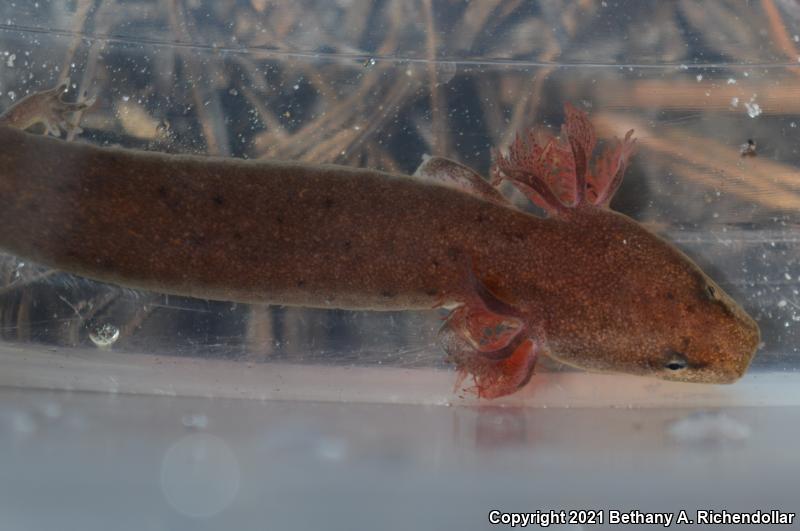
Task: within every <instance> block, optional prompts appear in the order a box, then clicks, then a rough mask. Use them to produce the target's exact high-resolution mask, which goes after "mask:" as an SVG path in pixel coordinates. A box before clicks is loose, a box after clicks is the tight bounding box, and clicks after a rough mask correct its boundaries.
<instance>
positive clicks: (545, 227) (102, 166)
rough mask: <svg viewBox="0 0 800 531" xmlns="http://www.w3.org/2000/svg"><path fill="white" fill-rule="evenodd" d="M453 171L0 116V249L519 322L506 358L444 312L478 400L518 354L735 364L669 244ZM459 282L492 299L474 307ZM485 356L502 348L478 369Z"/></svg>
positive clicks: (213, 291) (693, 275)
mask: <svg viewBox="0 0 800 531" xmlns="http://www.w3.org/2000/svg"><path fill="white" fill-rule="evenodd" d="M51 100H52V98H51ZM59 105H62V106H63V105H68V104H64V103H63V102H62V103H60V104H59ZM584 116H585V115H584ZM578 118H580V119H583V118H582V117H581V116H579V117H578ZM573 123H574V122H573ZM586 123H588V122H586ZM578 125H580V126H582V127H584V128H585V127H588V126H585V125H584V124H583V123H580V124H578ZM589 151H591V149H589ZM520 160H522V159H520ZM523 162H524V160H523ZM449 164H454V163H449ZM447 165H448V162H447V161H442V160H441V159H439V161H438V163H437V164H431V165H430V166H429V168H428V169H429V170H431V171H429V173H436V174H437V175H439V176H440V177H441V176H443V178H442V179H440V180H441V181H444V182H446V181H447V173H448V169H447ZM453 173H454V174H458V180H459V186H460V187H461V189H458V187H454V186H447V185H443V184H442V183H441V182H438V183H437V182H433V180H430V179H429V180H424V179H422V178H413V177H407V176H400V175H391V174H387V173H382V172H378V171H372V170H363V169H355V168H347V167H341V166H324V165H308V164H297V163H289V162H273V161H242V160H231V159H219V158H211V157H193V156H174V155H164V154H159V153H149V152H141V151H134V150H125V149H111V148H98V147H94V146H91V145H88V144H84V143H80V142H64V141H62V140H57V139H52V138H48V137H44V136H37V135H31V134H28V133H24V132H22V131H20V130H17V129H15V128H11V127H7V126H0V227H2V231H0V248H3V249H5V250H7V251H10V252H12V253H14V254H17V255H20V256H24V257H27V258H30V259H33V260H36V261H38V262H41V263H43V264H48V265H50V266H52V267H56V268H59V269H63V270H66V271H70V272H74V273H77V274H80V275H84V276H87V277H90V278H95V279H98V280H102V281H107V282H112V283H117V284H121V285H125V286H130V287H136V288H144V289H150V290H155V291H160V292H165V293H173V294H178V295H187V296H194V297H201V298H209V299H219V300H231V301H242V302H266V303H275V304H285V305H298V306H309V307H321V308H345V309H372V310H398V309H430V308H432V307H434V306H436V305H440V304H465V305H466V306H465V308H469V307H473V308H474V307H476V304H477V306H479V307H480V308H483V309H478V310H476V311H475V312H473V314H472V315H478V316H488V317H489V321H480V323H486V322H488V323H489V324H490V325H492V324H493V323H497V322H499V321H498V319H503V318H505V317H508V316H513V318H514V319H516V320H517V321H516V322H517V323H522V324H521V325H519V330H520V333H519V335H520V337H519V338H516V339H515V340H514V341H511V344H510V345H509V347H508V349H506V350H502V349H498V350H496V351H491V352H490V351H489V350H490V349H484V350H481V349H480V348H479V347H478V346H477V344H478V343H479V341H478V340H479V339H485V338H481V337H477V338H476V337H474V336H476V335H477V336H480V335H481V333H482V332H480V331H478V332H475V331H474V330H475V329H478V330H480V329H481V327H483V326H484V325H483V324H479V325H476V326H473V327H472V328H470V326H469V325H465V326H462V327H461V329H458V327H457V326H456V324H457V323H455V322H454V321H452V320H451V321H449V322H448V325H450V326H451V329H452V330H450V331H447V330H446V331H447V332H448V334H446V338H449V339H450V340H453V338H455V342H456V344H455V346H452V345H451V346H450V348H448V347H447V345H445V348H448V352H450V353H451V355H453V357H454V359H455V361H456V363H458V364H459V366H460V368H461V370H462V373H470V374H472V375H473V376H474V377H475V380H476V382H477V383H478V385H479V393H481V392H482V394H483V395H484V396H501V395H502V394H508V393H510V392H513V391H514V390H515V389H516V388H518V387H519V386H521V385H523V384H524V383H525V382H526V381H527V379H528V378H529V377H530V373H531V371H532V368H533V361H534V360H535V354H536V352H546V353H549V354H550V355H552V356H553V357H555V358H557V359H559V360H561V361H563V362H565V363H568V364H571V365H574V366H577V367H581V368H586V369H592V370H600V371H619V372H627V373H633V374H642V375H650V376H658V377H661V378H666V379H673V380H683V381H697V382H714V383H726V382H731V381H733V380H735V379H737V378H738V377H740V376H741V375H742V374H743V373H744V371H745V370H746V368H747V366H748V364H749V362H750V360H751V358H752V356H753V354H754V352H755V350H756V348H757V345H758V342H759V331H758V327H757V326H756V324H755V323H754V322H753V320H752V319H750V317H749V316H747V314H746V313H745V312H744V311H743V310H742V309H741V308H739V307H738V306H737V305H736V303H734V302H733V301H732V300H731V299H730V298H729V297H728V296H727V295H726V294H724V293H723V292H722V290H721V289H720V288H719V287H718V286H716V285H715V284H714V283H713V282H712V281H711V280H710V279H709V278H708V277H706V276H705V275H704V274H703V273H702V271H700V269H699V268H698V267H697V266H696V265H695V264H694V263H693V262H692V261H691V260H690V259H689V258H687V257H686V256H685V255H684V254H683V253H681V252H680V251H678V250H677V249H675V248H674V247H672V246H671V245H669V244H668V243H666V242H665V241H664V240H662V239H660V238H659V237H657V236H655V235H653V234H651V233H649V232H648V231H646V230H645V229H644V228H643V227H641V226H640V225H639V224H637V223H636V222H634V221H633V220H631V219H629V218H627V217H625V216H623V215H621V214H618V213H615V212H612V211H610V210H608V209H607V208H603V207H597V206H593V205H590V204H579V205H577V206H575V207H571V208H562V209H558V210H557V211H556V212H555V213H553V215H552V217H549V218H547V219H542V218H538V217H535V216H532V215H529V214H526V213H523V212H520V211H518V210H516V209H515V208H513V207H512V206H510V205H504V204H502V198H500V196H494V195H492V193H490V192H491V191H488V192H487V191H486V190H483V191H481V190H479V192H480V193H478V194H475V193H474V192H473V193H467V192H466V191H464V188H465V187H466V188H468V187H469V186H468V183H469V179H470V177H471V176H470V173H469V170H467V169H465V168H463V167H454V169H453ZM465 183H466V184H465ZM478 188H480V189H482V188H485V184H483V183H482V184H481V185H480V186H478ZM598 201H599V200H598ZM476 292H483V293H484V296H483V299H484V300H488V301H490V302H491V300H492V299H495V298H496V300H495V301H494V302H493V303H492V304H489V305H488V306H483V302H481V301H480V297H478V299H476ZM487 294H488V295H487ZM476 300H478V302H477V303H476V302H475V301H476ZM486 308H489V310H488V313H487V310H486ZM492 312H493V313H492ZM467 314H469V312H466V311H465V313H463V314H462V315H467ZM458 322H461V321H458ZM464 322H467V321H464ZM454 323H455V324H454ZM462 324H463V323H462ZM446 326H447V325H446ZM470 330H472V332H470ZM450 332H452V333H450ZM470 335H472V336H473V337H469V336H470ZM465 338H466V339H465ZM451 343H452V341H451ZM499 343H502V342H499ZM504 344H505V343H504ZM518 347H519V348H518ZM493 348H494V347H493ZM514 349H516V350H514ZM454 352H455V354H454ZM497 352H502V353H503V359H499V360H497V361H492V360H491V356H492V355H497ZM511 352H514V355H510V354H511ZM487 360H488V361H487ZM503 371H506V373H503ZM498 375H500V376H499V379H498ZM481 380H483V382H484V384H483V385H482V384H481Z"/></svg>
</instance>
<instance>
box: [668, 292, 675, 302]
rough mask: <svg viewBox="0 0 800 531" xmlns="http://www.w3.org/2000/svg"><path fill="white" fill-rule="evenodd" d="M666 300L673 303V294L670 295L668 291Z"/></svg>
mask: <svg viewBox="0 0 800 531" xmlns="http://www.w3.org/2000/svg"><path fill="white" fill-rule="evenodd" d="M667 300H671V301H674V300H675V294H674V293H672V292H671V291H668V292H667Z"/></svg>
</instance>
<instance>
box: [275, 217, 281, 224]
mask: <svg viewBox="0 0 800 531" xmlns="http://www.w3.org/2000/svg"><path fill="white" fill-rule="evenodd" d="M275 222H276V223H277V224H278V225H283V216H275Z"/></svg>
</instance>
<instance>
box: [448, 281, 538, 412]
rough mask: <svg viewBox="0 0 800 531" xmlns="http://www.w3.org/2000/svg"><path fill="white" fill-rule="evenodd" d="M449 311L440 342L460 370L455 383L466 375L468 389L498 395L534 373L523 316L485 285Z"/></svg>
mask: <svg viewBox="0 0 800 531" xmlns="http://www.w3.org/2000/svg"><path fill="white" fill-rule="evenodd" d="M476 288H477V289H476V290H475V293H474V296H472V297H470V299H469V300H468V301H466V302H465V303H464V304H463V305H462V306H459V307H458V308H456V309H455V310H453V312H452V313H451V314H450V315H449V316H448V318H447V320H446V321H445V323H444V325H443V326H442V328H441V329H440V330H439V341H440V343H441V345H442V347H443V348H444V350H445V351H446V352H447V354H448V359H449V360H450V361H452V362H453V363H454V364H455V365H456V368H457V369H458V372H459V379H458V381H457V383H456V387H457V388H458V387H460V386H461V384H462V383H463V382H464V380H465V379H466V378H467V377H471V378H472V379H473V381H474V383H475V385H474V387H473V388H469V390H470V391H473V392H475V393H476V394H477V395H478V396H479V397H481V398H490V399H491V398H498V397H501V396H505V395H509V394H511V393H514V392H515V391H517V390H518V389H520V388H521V387H523V386H524V385H525V384H526V383H528V380H530V377H531V375H532V374H533V369H534V366H535V363H536V354H537V350H538V349H537V342H536V341H535V340H534V339H532V338H531V337H530V335H531V328H530V326H529V325H528V324H527V321H528V320H527V319H526V317H525V316H524V315H522V314H521V313H520V312H518V311H516V310H515V309H514V308H512V307H510V306H508V305H506V304H505V303H504V302H502V301H500V300H499V299H497V298H495V297H494V295H492V294H491V293H490V292H489V291H488V290H487V289H486V288H485V287H484V286H482V285H480V284H478V285H477V286H476Z"/></svg>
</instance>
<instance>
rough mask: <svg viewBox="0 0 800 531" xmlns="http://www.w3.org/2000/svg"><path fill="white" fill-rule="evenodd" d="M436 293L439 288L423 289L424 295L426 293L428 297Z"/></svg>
mask: <svg viewBox="0 0 800 531" xmlns="http://www.w3.org/2000/svg"><path fill="white" fill-rule="evenodd" d="M438 294H439V290H437V289H436V288H428V289H426V290H425V295H427V296H429V297H435V296H436V295H438Z"/></svg>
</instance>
